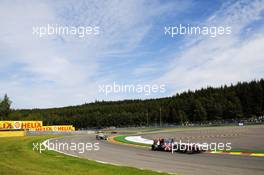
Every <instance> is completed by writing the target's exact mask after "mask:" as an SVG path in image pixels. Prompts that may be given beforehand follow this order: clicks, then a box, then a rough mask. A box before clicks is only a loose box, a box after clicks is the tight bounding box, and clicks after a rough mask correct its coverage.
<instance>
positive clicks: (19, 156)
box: [0, 136, 161, 175]
mask: <svg viewBox="0 0 264 175" xmlns="http://www.w3.org/2000/svg"><path fill="white" fill-rule="evenodd" d="M50 137H51V136H32V137H16V138H15V137H14V138H0V158H1V160H0V174H1V175H2V174H3V175H5V174H8V175H10V174H19V175H33V174H34V175H35V174H37V175H45V174H47V175H50V174H52V175H60V174H61V175H70V174H75V175H79V174H87V175H158V174H161V173H157V172H153V171H148V170H139V169H136V168H130V167H123V166H122V167H119V166H114V165H106V164H101V163H97V162H95V161H90V160H86V159H80V158H75V157H71V156H67V155H63V154H60V153H57V152H54V151H44V152H43V153H42V154H40V153H39V152H38V151H33V149H32V148H33V146H32V144H33V142H35V143H36V142H38V143H41V142H42V141H44V140H45V139H48V138H50Z"/></svg>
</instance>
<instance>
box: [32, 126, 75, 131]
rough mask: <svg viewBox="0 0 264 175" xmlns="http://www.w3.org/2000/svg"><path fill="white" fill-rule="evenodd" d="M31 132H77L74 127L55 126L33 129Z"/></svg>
mask: <svg viewBox="0 0 264 175" xmlns="http://www.w3.org/2000/svg"><path fill="white" fill-rule="evenodd" d="M29 130H30V131H66V132H67V131H75V128H74V127H73V126H72V125H54V126H41V127H38V128H31V129H29Z"/></svg>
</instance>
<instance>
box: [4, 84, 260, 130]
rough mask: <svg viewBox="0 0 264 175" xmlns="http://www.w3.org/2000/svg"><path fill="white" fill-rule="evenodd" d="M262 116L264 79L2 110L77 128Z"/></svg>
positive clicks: (10, 117)
mask: <svg viewBox="0 0 264 175" xmlns="http://www.w3.org/2000/svg"><path fill="white" fill-rule="evenodd" d="M5 98H8V97H5ZM8 100H9V99H8ZM8 100H6V101H8ZM3 101H4V100H3ZM9 101H10V100H9ZM5 103H7V102H5ZM263 115H264V79H260V80H254V81H251V82H239V83H237V84H236V85H231V86H222V87H218V88H212V87H207V88H202V89H200V90H195V91H187V92H183V93H180V94H175V95H174V96H172V97H166V98H158V99H148V100H122V101H112V102H109V101H108V102H107V101H97V102H93V103H88V104H83V105H78V106H68V107H62V108H49V109H23V110H10V111H9V112H8V114H7V112H6V113H5V112H2V116H3V119H4V120H43V121H44V124H46V125H55V124H72V125H74V126H75V127H76V128H92V127H108V126H115V127H127V126H149V125H165V124H179V125H180V124H184V123H205V122H209V121H216V120H230V119H235V120H240V119H249V118H252V117H253V118H254V117H258V116H263Z"/></svg>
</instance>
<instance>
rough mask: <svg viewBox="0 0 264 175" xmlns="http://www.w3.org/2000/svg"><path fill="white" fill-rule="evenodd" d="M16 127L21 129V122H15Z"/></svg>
mask: <svg viewBox="0 0 264 175" xmlns="http://www.w3.org/2000/svg"><path fill="white" fill-rule="evenodd" d="M14 129H21V122H17V121H15V122H14Z"/></svg>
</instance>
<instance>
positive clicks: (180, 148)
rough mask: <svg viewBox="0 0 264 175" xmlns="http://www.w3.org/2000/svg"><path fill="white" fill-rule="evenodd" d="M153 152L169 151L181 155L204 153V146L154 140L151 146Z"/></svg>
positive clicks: (169, 140)
mask: <svg viewBox="0 0 264 175" xmlns="http://www.w3.org/2000/svg"><path fill="white" fill-rule="evenodd" d="M151 150H153V151H168V152H172V153H173V152H180V153H189V154H193V153H201V152H204V150H203V148H202V145H200V144H194V143H181V142H180V143H177V142H174V140H173V139H164V138H162V139H154V140H153V144H152V146H151Z"/></svg>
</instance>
